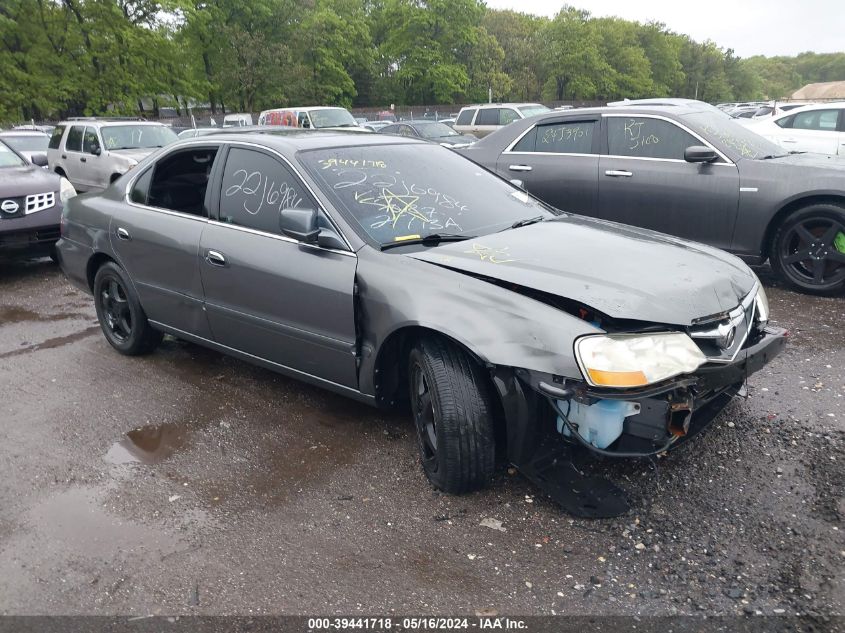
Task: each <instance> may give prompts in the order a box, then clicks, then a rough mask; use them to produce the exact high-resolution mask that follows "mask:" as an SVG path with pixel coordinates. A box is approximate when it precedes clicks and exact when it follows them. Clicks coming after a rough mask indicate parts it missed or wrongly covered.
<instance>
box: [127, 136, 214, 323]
mask: <svg viewBox="0 0 845 633" xmlns="http://www.w3.org/2000/svg"><path fill="white" fill-rule="evenodd" d="M218 149H219V146H218V145H217V144H214V143H210V144H208V145H202V146H195V145H192V146H190V147H188V148H185V149H182V150H177V151H174V152H171V153H169V154H167V155H166V156H163V157H162V158H161V159H159V160H158V161H157V162H156V163H155V164H154V165H151V166H150V167H148V168H147V169H146V170H145V171H143V172H141V173H139V174H138V176H137V177H136V178H134V179H133V180H132V181H131V184H130V190H129V196H128V198H129V199H128V203H127V204H124V205H121V208H120V212H119V213H116V214H115V215H114V216H113V217H112V221H111V227H110V233H111V244H112V248H113V249H114V251H115V253H116V254H117V256H118V258H119V259H120V262H121V264H122V265H123V267H124V268H125V269H126V271H127V272H128V273H129V276H130V277H131V279H132V281H133V282H134V284H135V288H136V289H137V291H138V295H139V296H140V299H141V305H142V306H143V307H144V311H145V312H146V313H147V317H148V318H149V319H150V320H152V321H156V322H158V323H162V324H164V325H167V326H170V327H172V328H175V329H177V330H180V331H182V332H186V333H188V334H193V335H194V336H199V337H202V338H205V339H211V331H210V329H209V327H208V320H207V319H206V315H205V311H204V310H203V305H202V302H203V292H202V280H201V277H200V264H199V261H200V260H199V257H198V252H199V244H200V235H201V234H202V231H203V229H204V228H205V226H206V222H207V220H208V212H207V209H208V195H209V190H208V182H209V179H210V177H211V173H212V170H213V169H214V166H215V161H216V157H217V154H218Z"/></svg>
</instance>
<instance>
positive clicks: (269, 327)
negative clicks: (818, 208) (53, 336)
mask: <svg viewBox="0 0 845 633" xmlns="http://www.w3.org/2000/svg"><path fill="white" fill-rule="evenodd" d="M58 252H59V256H60V259H61V264H62V267H63V269H64V271H65V273H66V274H67V275H68V277H69V278H70V279H71V280H73V281H75V282H77V283H78V284H79V285H80V286H82V287H83V288H85V289H86V290H87V291H89V292H91V293H92V294H93V295H94V301H95V305H96V309H97V315H98V317H99V320H100V324H101V326H102V330H103V333H104V334H105V337H106V339H107V340H108V342H109V343H110V344H111V345H112V346H113V347H114V348H115V349H116V350H117V351H119V352H121V353H123V354H127V355H135V354H141V353H145V352H150V351H152V350H153V349H154V348H155V347H156V345H157V344H158V343H159V342H160V341H161V339H162V335H163V334H164V333H169V334H171V335H174V336H177V337H179V338H181V339H184V340H188V341H193V342H195V343H198V344H201V345H205V346H208V347H210V348H213V349H216V350H219V351H220V352H223V353H226V354H231V355H233V356H236V357H238V358H241V359H243V360H246V361H248V362H252V363H256V364H258V365H262V366H264V367H267V368H269V369H272V370H275V371H278V372H281V373H284V374H287V375H289V376H293V377H295V378H298V379H301V380H303V381H306V382H309V383H312V384H315V385H319V386H321V387H325V388H327V389H330V390H332V391H335V392H338V393H341V394H344V395H347V396H350V397H352V398H355V399H357V400H360V401H363V402H366V403H369V404H372V405H376V406H379V407H386V408H387V407H390V408H393V407H404V408H406V409H408V410H410V412H411V414H412V416H413V419H414V421H415V426H416V430H417V437H418V444H419V451H420V457H421V461H422V467H423V469H424V471H425V473H426V475H427V476H428V478H429V479H430V480H431V482H432V483H433V484H434V485H435V486H436V487H438V488H440V489H442V490H445V491H448V492H452V493H462V492H467V491H470V490H474V489H477V488H479V487H482V486H484V485H485V484H486V483H487V482H488V481H489V480H490V478H491V475H492V474H493V471H494V467H495V465H496V464H497V463H502V462H509V463H512V464H513V465H515V466H516V467H517V468H519V469H520V471H521V472H523V473H524V474H525V475H526V476H527V477H529V478H530V479H531V480H532V481H534V482H535V483H536V484H538V485H539V486H540V487H541V488H543V489H544V490H545V491H546V492H548V493H549V494H550V495H551V496H552V497H553V498H554V499H555V500H557V501H558V502H559V503H560V504H561V505H562V506H563V507H564V508H566V509H567V510H569V511H570V512H573V513H575V514H579V515H584V516H608V515H612V514H618V513H620V512H624V511H625V509H626V507H627V506H626V502H625V499H624V495H623V494H622V493H621V491H620V490H619V489H617V488H616V487H615V486H613V485H612V484H610V483H609V482H607V481H605V480H603V479H600V478H596V477H586V476H585V475H582V474H581V473H580V472H579V471H578V470H576V469H574V468H573V467H572V466H571V464H572V460H571V456H572V454H573V452H581V453H586V454H590V453H596V454H600V455H606V456H620V457H644V456H649V455H654V454H658V453H662V452H664V451H667V450H669V449H671V448H674V447H676V446H678V445H680V444H681V443H682V442H684V441H685V440H686V439H688V438H690V437H692V436H693V435H694V434H695V433H697V432H698V431H700V430H701V429H702V428H704V427H706V426H707V425H708V423H709V422H711V421H712V420H713V418H714V417H715V416H716V414H717V413H718V412H719V411H720V410H721V409H723V408H724V406H725V405H726V404H727V402H728V401H729V400H730V398H731V397H733V396H735V395H737V394H738V393H740V392H741V390H742V389H743V384H744V382H745V380H746V379H747V377H748V376H749V375H750V374H752V373H754V372H755V371H757V370H759V369H760V368H761V367H762V366H763V365H765V364H766V363H768V362H769V361H770V360H771V359H772V358H773V357H774V356H775V355H776V354H777V353H778V352H779V351H780V350H781V349H782V347H783V345H784V341H785V332H783V331H782V330H780V329H777V328H774V327H772V326H770V325H768V323H767V321H768V318H769V314H768V304H767V301H766V295H765V292H764V291H763V288H762V287H761V285H760V283H759V281H758V280H757V278H756V277H755V275H754V273H752V272H751V270H750V269H749V268H748V267H747V266H746V265H745V264H743V263H742V262H741V261H740V260H739V259H737V258H736V257H733V256H731V255H728V254H726V253H724V252H721V251H719V250H716V249H714V248H710V247H707V246H703V245H701V244H694V243H690V242H686V241H684V240H681V239H677V238H673V237H668V236H666V235H662V234H659V233H655V232H651V231H646V230H641V229H636V228H632V227H628V226H624V225H620V224H616V223H612V222H607V221H601V220H595V219H590V218H585V217H581V216H576V215H570V214H565V213H561V212H560V211H558V210H556V209H553V208H550V207H548V206H546V205H544V204H543V203H541V202H539V201H538V200H536V199H534V198H532V197H531V196H529V195H527V194H526V193H525V192H523V191H522V190H520V189H518V188H516V187H514V186H513V185H511V184H510V183H509V182H507V181H505V180H503V179H501V178H499V177H498V176H495V175H493V174H491V173H490V172H488V171H486V170H484V169H483V168H481V167H478V166H477V165H475V164H473V163H471V162H469V161H467V160H465V159H463V158H461V157H460V156H458V155H456V154H455V153H453V152H451V151H450V150H448V149H445V148H442V147H439V146H435V145H430V144H427V143H424V142H418V141H413V140H407V139H401V138H392V137H381V136H375V135H372V136H366V137H364V136H362V135H357V136H353V135H344V134H342V133H323V132H310V133H306V132H289V133H282V132H274V133H266V134H231V135H215V136H209V137H205V138H201V139H193V140H189V141H184V142H180V143H176V144H173V145H171V146H169V147H167V148H166V149H164V150H162V151H160V152H158V153H157V154H156V155H155V156H153V157H151V158H149V159H147V160H146V161H144V162H143V163H141V164H140V165H138V167H137V168H135V169H134V170H132V172H130V173H129V174H127V175H125V176H123V177H122V178H120V179H119V180H118V181H116V182H115V183H114V184H113V185H112V186H111V187H110V188H109V189H107V190H106V191H105V192H104V193H103V194H102V195H97V196H80V197H78V198H75V199H73V200H72V201H70V202H69V204H68V205H67V207H66V209H65V213H64V218H63V221H62V238H61V240H60V242H59V245H58ZM564 464H566V465H564Z"/></svg>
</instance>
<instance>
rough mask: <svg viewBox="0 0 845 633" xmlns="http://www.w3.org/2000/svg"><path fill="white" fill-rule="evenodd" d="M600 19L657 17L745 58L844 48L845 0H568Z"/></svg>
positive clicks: (501, 4) (500, 0) (535, 7)
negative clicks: (611, 17) (693, 0)
mask: <svg viewBox="0 0 845 633" xmlns="http://www.w3.org/2000/svg"><path fill="white" fill-rule="evenodd" d="M486 2H487V6H489V7H492V8H494V9H513V10H514V11H522V12H523V13H534V14H537V15H545V16H549V17H551V16H553V15H555V14H556V13H557V12H558V11H559V10H560V8H561V6H563V4H564V2H562V1H557V2H556V1H555V0H486ZM566 4H570V5H572V6H574V7H577V8H579V9H587V10H588V11H589V12H590V13H591V14H592V15H594V16H597V17H604V16H618V17H621V18H625V19H627V20H636V21H638V22H649V21H651V20H657V21H659V22H663V23H664V24H666V26H667V27H668V28H669V29H671V30H673V31H676V32H678V33H686V34H687V35H689V36H691V37H692V38H693V39H694V40H697V41H703V40H707V39H710V40H713V41H714V42H716V43H717V44H718V45H719V46H721V47H722V48H732V49H734V51H736V54H737V55H739V56H740V57H751V56H752V55H769V56H771V55H795V54H796V53H801V52H803V51H814V52H817V53H832V52H840V51H845V0H768V1H764V0H703V1H702V0H699V2H689V1H688V0H589V1H588V0H569V2H568V3H566Z"/></svg>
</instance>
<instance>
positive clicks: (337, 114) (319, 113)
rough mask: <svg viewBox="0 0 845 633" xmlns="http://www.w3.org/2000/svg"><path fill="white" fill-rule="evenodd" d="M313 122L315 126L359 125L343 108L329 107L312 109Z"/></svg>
mask: <svg viewBox="0 0 845 633" xmlns="http://www.w3.org/2000/svg"><path fill="white" fill-rule="evenodd" d="M309 114H310V115H311V123H313V124H314V127H316V128H321V127H358V124H357V123H355V119H354V118H352V115H351V114H349V111H348V110H345V109H343V108H328V109H326V110H312V111H311V112H309Z"/></svg>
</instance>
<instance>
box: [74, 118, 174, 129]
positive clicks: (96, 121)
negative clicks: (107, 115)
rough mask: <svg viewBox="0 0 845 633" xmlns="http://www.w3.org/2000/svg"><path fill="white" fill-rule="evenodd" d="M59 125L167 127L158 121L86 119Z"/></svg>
mask: <svg viewBox="0 0 845 633" xmlns="http://www.w3.org/2000/svg"><path fill="white" fill-rule="evenodd" d="M59 125H64V126H68V125H90V126H100V127H108V126H113V125H157V126H160V127H167V126H166V125H164V123H159V122H158V121H139V120H137V119H86V118H79V119H68V120H67V121H62V122H61V123H59Z"/></svg>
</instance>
